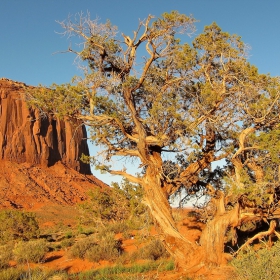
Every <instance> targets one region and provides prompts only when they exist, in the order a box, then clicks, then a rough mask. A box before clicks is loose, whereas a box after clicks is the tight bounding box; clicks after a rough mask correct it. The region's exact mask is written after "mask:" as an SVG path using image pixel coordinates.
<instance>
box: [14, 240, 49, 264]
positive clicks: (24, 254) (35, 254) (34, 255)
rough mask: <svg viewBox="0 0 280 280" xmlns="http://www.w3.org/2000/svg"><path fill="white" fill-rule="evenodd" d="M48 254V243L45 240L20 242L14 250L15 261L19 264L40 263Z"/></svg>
mask: <svg viewBox="0 0 280 280" xmlns="http://www.w3.org/2000/svg"><path fill="white" fill-rule="evenodd" d="M47 252H48V243H47V242H46V240H44V239H38V240H32V241H27V242H25V241H20V242H18V243H17V244H16V245H15V248H14V250H13V253H14V256H15V259H16V261H17V262H18V263H24V262H34V263H38V262H41V261H42V260H43V259H44V256H45V254H46V253H47Z"/></svg>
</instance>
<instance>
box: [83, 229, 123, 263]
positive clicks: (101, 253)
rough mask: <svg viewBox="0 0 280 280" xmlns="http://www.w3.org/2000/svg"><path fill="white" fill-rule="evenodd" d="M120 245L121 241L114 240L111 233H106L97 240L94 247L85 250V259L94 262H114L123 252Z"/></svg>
mask: <svg viewBox="0 0 280 280" xmlns="http://www.w3.org/2000/svg"><path fill="white" fill-rule="evenodd" d="M121 245H122V243H121V241H119V240H115V235H114V234H113V233H107V234H106V235H104V236H103V237H101V238H100V239H99V241H98V243H96V245H95V246H93V247H91V248H90V249H89V250H87V252H86V254H85V258H86V259H88V260H89V261H94V262H98V261H100V260H107V261H112V260H115V259H116V258H117V257H118V256H119V255H120V254H121V253H122V251H123V249H122V247H121Z"/></svg>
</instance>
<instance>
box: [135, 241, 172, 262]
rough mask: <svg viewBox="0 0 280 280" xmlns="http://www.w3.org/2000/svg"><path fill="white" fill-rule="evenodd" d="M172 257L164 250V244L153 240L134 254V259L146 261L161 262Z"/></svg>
mask: <svg viewBox="0 0 280 280" xmlns="http://www.w3.org/2000/svg"><path fill="white" fill-rule="evenodd" d="M168 257H170V255H169V253H168V252H167V251H166V249H165V248H164V246H163V244H162V242H161V241H160V240H158V239H154V240H151V241H150V242H149V243H148V244H146V245H145V246H144V247H142V248H141V249H139V250H138V251H137V252H135V253H133V255H132V256H131V258H132V259H134V260H136V259H144V260H154V261H156V260H159V259H161V258H168Z"/></svg>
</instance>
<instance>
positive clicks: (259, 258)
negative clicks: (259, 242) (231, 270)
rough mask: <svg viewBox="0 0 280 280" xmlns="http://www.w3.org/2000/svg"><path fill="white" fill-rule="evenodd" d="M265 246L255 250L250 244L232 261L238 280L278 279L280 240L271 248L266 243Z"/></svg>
mask: <svg viewBox="0 0 280 280" xmlns="http://www.w3.org/2000/svg"><path fill="white" fill-rule="evenodd" d="M264 245H265V246H264V248H262V249H259V250H254V249H253V247H252V246H249V247H248V248H247V249H246V250H244V251H242V252H241V253H239V254H238V256H237V257H236V258H235V259H234V260H233V261H232V262H231V264H232V265H233V266H234V267H235V268H236V276H235V277H234V278H232V279H238V280H267V279H270V280H278V279H279V275H280V266H279V263H280V241H277V242H276V243H275V244H274V246H272V247H271V248H270V247H269V246H268V244H266V243H264Z"/></svg>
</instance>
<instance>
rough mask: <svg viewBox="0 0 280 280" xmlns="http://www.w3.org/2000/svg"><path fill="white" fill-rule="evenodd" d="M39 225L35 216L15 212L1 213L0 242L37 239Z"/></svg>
mask: <svg viewBox="0 0 280 280" xmlns="http://www.w3.org/2000/svg"><path fill="white" fill-rule="evenodd" d="M38 234H39V225H38V222H37V220H36V217H35V214H33V213H28V212H20V211H15V210H2V211H0V242H1V243H2V244H6V243H7V242H8V241H11V240H29V239H31V238H34V237H37V236H38Z"/></svg>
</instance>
